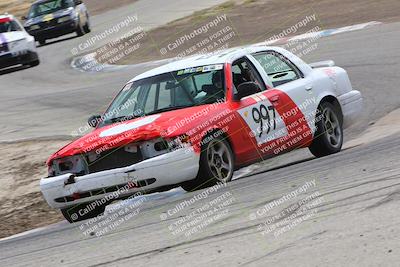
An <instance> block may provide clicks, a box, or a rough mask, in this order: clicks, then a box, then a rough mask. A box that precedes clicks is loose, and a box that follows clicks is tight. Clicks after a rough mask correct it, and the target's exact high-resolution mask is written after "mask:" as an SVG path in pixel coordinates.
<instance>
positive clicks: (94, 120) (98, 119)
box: [88, 115, 101, 128]
mask: <svg viewBox="0 0 400 267" xmlns="http://www.w3.org/2000/svg"><path fill="white" fill-rule="evenodd" d="M100 122H101V116H100V115H93V116H90V118H89V119H88V124H89V126H91V127H93V128H96V127H97V125H99V123H100Z"/></svg>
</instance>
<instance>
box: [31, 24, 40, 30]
mask: <svg viewBox="0 0 400 267" xmlns="http://www.w3.org/2000/svg"><path fill="white" fill-rule="evenodd" d="M39 29H40V26H39V25H32V26H30V27H29V30H31V31H34V30H39Z"/></svg>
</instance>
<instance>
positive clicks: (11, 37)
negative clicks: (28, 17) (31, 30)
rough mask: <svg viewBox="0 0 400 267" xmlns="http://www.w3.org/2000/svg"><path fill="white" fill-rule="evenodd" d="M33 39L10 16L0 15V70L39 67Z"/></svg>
mask: <svg viewBox="0 0 400 267" xmlns="http://www.w3.org/2000/svg"><path fill="white" fill-rule="evenodd" d="M39 63H40V61H39V57H38V54H37V51H36V44H35V38H33V37H32V36H31V35H29V34H28V33H27V32H26V31H25V29H24V27H23V26H22V25H21V23H20V22H19V21H18V20H17V19H16V18H15V17H14V16H12V15H8V14H6V15H0V69H1V68H7V67H11V66H14V65H19V64H22V65H28V66H37V65H39Z"/></svg>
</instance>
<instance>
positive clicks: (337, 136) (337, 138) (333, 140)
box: [323, 108, 342, 148]
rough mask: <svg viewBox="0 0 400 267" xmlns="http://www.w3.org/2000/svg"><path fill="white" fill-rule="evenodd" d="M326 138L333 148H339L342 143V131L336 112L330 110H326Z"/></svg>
mask: <svg viewBox="0 0 400 267" xmlns="http://www.w3.org/2000/svg"><path fill="white" fill-rule="evenodd" d="M323 114H324V127H325V136H326V137H327V139H328V142H329V143H330V144H331V146H333V147H335V148H336V147H339V146H340V144H341V142H342V130H341V126H340V122H339V119H338V117H337V116H336V114H335V112H333V111H332V110H331V109H330V108H325V109H324V112H323Z"/></svg>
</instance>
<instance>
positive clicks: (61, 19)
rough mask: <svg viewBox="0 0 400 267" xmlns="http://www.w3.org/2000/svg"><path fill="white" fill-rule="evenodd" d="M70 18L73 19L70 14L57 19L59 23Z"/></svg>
mask: <svg viewBox="0 0 400 267" xmlns="http://www.w3.org/2000/svg"><path fill="white" fill-rule="evenodd" d="M70 20H71V17H70V16H65V17H61V18H59V19H58V20H57V22H58V23H63V22H66V21H70Z"/></svg>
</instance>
